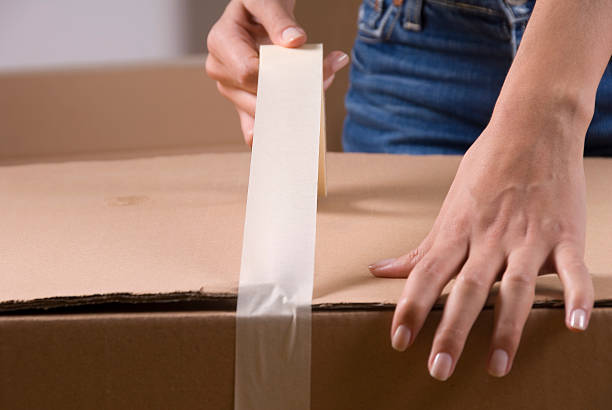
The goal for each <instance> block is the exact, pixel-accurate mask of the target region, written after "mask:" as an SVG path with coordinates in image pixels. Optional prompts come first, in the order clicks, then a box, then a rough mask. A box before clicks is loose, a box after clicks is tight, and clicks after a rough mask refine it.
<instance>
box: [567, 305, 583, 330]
mask: <svg viewBox="0 0 612 410" xmlns="http://www.w3.org/2000/svg"><path fill="white" fill-rule="evenodd" d="M570 326H571V327H572V328H574V329H576V330H586V327H587V324H586V312H585V311H584V310H582V309H574V311H573V312H572V314H571V316H570Z"/></svg>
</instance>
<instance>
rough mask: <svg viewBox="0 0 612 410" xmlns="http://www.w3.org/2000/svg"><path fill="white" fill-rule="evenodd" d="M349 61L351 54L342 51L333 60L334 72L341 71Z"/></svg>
mask: <svg viewBox="0 0 612 410" xmlns="http://www.w3.org/2000/svg"><path fill="white" fill-rule="evenodd" d="M348 62H349V56H348V55H347V54H346V53H342V54H341V55H339V56H338V57H337V58H335V59H334V61H332V70H333V72H334V73H335V72H338V71H340V70H341V69H342V68H343V67H344V66H345V65H347V64H348Z"/></svg>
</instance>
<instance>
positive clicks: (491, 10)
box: [364, 0, 534, 31]
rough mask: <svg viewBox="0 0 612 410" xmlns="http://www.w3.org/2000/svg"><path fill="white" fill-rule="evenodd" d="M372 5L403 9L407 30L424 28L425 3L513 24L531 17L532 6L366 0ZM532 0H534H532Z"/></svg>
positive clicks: (486, 0) (521, 0)
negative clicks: (490, 16) (502, 19)
mask: <svg viewBox="0 0 612 410" xmlns="http://www.w3.org/2000/svg"><path fill="white" fill-rule="evenodd" d="M364 1H365V2H368V3H370V6H371V7H374V8H376V9H382V8H384V7H385V6H391V5H393V6H395V7H398V8H400V9H402V11H403V12H402V14H403V19H402V26H403V27H404V28H405V29H407V30H414V31H420V30H421V29H422V12H423V6H424V3H426V2H429V3H435V4H439V5H444V6H448V7H452V8H457V9H461V10H464V11H466V12H473V13H480V14H485V15H493V16H495V15H496V16H500V17H502V18H505V19H507V20H508V23H509V24H511V25H514V24H517V23H521V22H523V21H525V20H527V19H528V18H529V15H530V13H531V8H528V7H526V6H525V4H526V3H527V2H529V1H530V0H364ZM531 1H532V2H533V1H534V0H531Z"/></svg>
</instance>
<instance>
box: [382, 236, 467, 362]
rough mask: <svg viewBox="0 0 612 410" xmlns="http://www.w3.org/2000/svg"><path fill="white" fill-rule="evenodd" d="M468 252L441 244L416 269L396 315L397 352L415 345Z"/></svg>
mask: <svg viewBox="0 0 612 410" xmlns="http://www.w3.org/2000/svg"><path fill="white" fill-rule="evenodd" d="M466 251H467V249H466V246H462V245H453V246H448V245H447V246H441V245H439V246H438V247H436V248H432V249H431V250H430V251H429V252H428V253H427V255H426V256H425V257H424V258H423V259H422V260H421V261H420V262H419V263H418V264H417V265H416V266H415V267H414V269H413V270H412V272H411V274H410V276H408V279H406V285H405V286H404V291H403V292H402V296H401V297H400V300H399V301H398V304H397V308H396V309H395V314H394V315H393V324H392V326H391V345H392V346H393V348H394V349H396V350H399V351H404V350H406V348H408V346H410V345H411V344H412V342H413V341H414V339H415V337H416V336H417V334H418V333H419V331H420V330H421V327H422V326H423V323H424V322H425V319H426V317H427V315H428V314H429V311H430V310H431V308H432V306H433V305H434V303H435V302H436V300H437V299H438V297H439V296H440V293H441V292H442V289H443V288H444V286H445V285H446V283H448V281H449V280H450V279H451V278H452V277H453V276H455V274H456V273H457V271H458V270H459V267H460V265H461V264H462V263H463V261H464V259H465V254H466Z"/></svg>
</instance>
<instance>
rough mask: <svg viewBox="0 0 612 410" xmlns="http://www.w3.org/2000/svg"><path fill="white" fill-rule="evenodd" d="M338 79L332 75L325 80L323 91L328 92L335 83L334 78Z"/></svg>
mask: <svg viewBox="0 0 612 410" xmlns="http://www.w3.org/2000/svg"><path fill="white" fill-rule="evenodd" d="M335 77H336V75H335V74H332V75H330V76H329V77H327V78H326V79H325V81H323V89H324V90H327V89H328V88H329V86H330V85H331V84H332V83H333V82H334V78H335Z"/></svg>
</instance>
